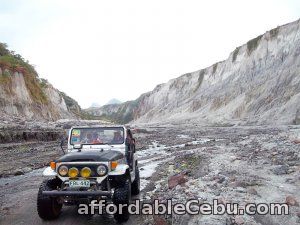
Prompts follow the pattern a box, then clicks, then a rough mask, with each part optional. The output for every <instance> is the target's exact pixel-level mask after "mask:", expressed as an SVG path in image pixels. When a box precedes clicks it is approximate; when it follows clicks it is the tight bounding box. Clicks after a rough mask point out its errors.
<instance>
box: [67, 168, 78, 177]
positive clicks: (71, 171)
mask: <svg viewBox="0 0 300 225" xmlns="http://www.w3.org/2000/svg"><path fill="white" fill-rule="evenodd" d="M68 174H69V177H71V178H74V177H77V176H78V174H79V171H78V169H77V168H75V167H72V168H71V169H69V173H68Z"/></svg>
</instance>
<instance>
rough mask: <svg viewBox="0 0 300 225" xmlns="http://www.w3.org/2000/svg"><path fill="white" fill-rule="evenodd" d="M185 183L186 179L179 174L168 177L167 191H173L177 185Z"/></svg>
mask: <svg viewBox="0 0 300 225" xmlns="http://www.w3.org/2000/svg"><path fill="white" fill-rule="evenodd" d="M185 182H187V179H186V178H185V176H184V174H182V173H179V174H176V175H174V176H171V177H169V179H168V186H169V189H173V188H174V187H176V186H177V185H178V184H184V183H185Z"/></svg>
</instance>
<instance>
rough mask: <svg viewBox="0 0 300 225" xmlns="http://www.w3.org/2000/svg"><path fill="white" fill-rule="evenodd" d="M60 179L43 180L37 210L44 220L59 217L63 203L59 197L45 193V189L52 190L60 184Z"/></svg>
mask: <svg viewBox="0 0 300 225" xmlns="http://www.w3.org/2000/svg"><path fill="white" fill-rule="evenodd" d="M59 182H60V181H59V180H58V179H51V180H45V181H43V182H42V184H41V186H40V188H39V192H38V196H37V212H38V214H39V217H40V218H41V219H43V220H53V219H56V218H58V217H59V215H60V213H61V208H62V204H60V203H59V202H58V201H57V198H53V197H52V198H51V197H50V196H45V195H43V191H52V190H55V189H56V188H57V186H58V185H59Z"/></svg>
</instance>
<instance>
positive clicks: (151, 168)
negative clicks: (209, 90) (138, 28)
mask: <svg viewBox="0 0 300 225" xmlns="http://www.w3.org/2000/svg"><path fill="white" fill-rule="evenodd" d="M135 137H136V139H137V149H138V152H137V155H138V157H139V165H140V172H141V178H142V182H141V183H142V188H143V190H142V192H141V194H140V195H139V196H136V197H135V198H139V199H142V200H143V201H145V202H151V201H153V200H154V199H159V200H160V201H162V202H164V201H166V200H167V199H172V200H173V203H178V202H182V203H184V202H186V201H187V200H188V199H198V200H199V201H201V202H208V203H212V202H213V199H218V201H219V202H222V203H230V202H231V203H239V204H240V205H245V204H247V203H250V202H251V203H252V202H254V203H272V202H280V203H284V202H288V203H289V204H290V215H282V216H271V215H265V216H258V215H253V216H249V215H243V216H232V215H227V214H225V215H217V216H213V215H193V216H192V215H184V216H176V215H172V216H167V217H164V216H132V217H131V218H130V220H129V221H128V222H127V224H209V225H218V224H220V225H221V224H262V225H265V224H299V223H300V208H299V203H298V202H300V191H299V190H300V161H299V158H300V144H299V142H298V139H299V137H300V127H297V126H281V127H204V128H203V127H197V126H169V127H159V126H158V127H141V128H137V133H136V134H135ZM34 145H35V146H36V147H35V148H36V150H32V151H28V150H27V151H26V149H28V148H29V146H30V144H29V146H28V145H26V144H21V147H20V149H22V148H24V149H25V150H24V152H25V156H23V154H22V151H21V150H16V149H14V148H13V149H14V150H13V149H10V148H7V146H6V148H5V151H6V152H5V153H3V150H2V151H1V154H2V155H1V156H2V158H3V157H4V156H5V157H8V159H9V160H10V161H13V162H14V163H15V164H16V165H17V167H15V168H14V169H18V168H22V165H26V166H24V167H28V165H29V162H30V163H32V164H33V168H32V169H35V168H38V167H40V166H42V165H43V163H48V161H49V159H50V158H52V157H56V156H58V155H59V153H58V148H57V143H53V142H50V143H49V142H41V143H35V144H34ZM3 159H4V158H3ZM35 165H36V167H35ZM7 166H10V163H9V162H6V161H5V163H4V164H1V171H2V173H4V172H3V168H6V167H7ZM11 168H13V166H11ZM41 171H42V169H40V170H33V171H31V172H29V173H25V175H22V176H14V177H8V178H2V179H0V187H1V196H0V203H1V220H0V222H1V224H42V223H43V222H42V221H41V220H40V219H39V218H38V216H37V214H36V211H35V202H36V193H37V189H38V186H39V183H40V182H41V181H42V179H43V178H42V177H41V176H40V175H41ZM25 172H26V171H25ZM5 174H7V172H5ZM174 176H175V177H177V178H176V179H175V186H174V185H173V184H174V183H173V184H172V182H171V180H172V179H173V178H174ZM173 181H174V179H173ZM177 181H178V182H179V183H180V184H178V185H176V182H177ZM170 186H174V187H172V188H170ZM50 224H115V222H114V220H113V219H112V218H110V217H103V216H94V217H92V218H89V219H87V218H86V217H82V216H78V215H77V214H76V210H74V208H72V207H67V208H66V209H64V211H63V213H62V215H61V218H59V219H58V220H55V221H52V222H51V223H50Z"/></svg>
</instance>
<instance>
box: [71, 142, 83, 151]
mask: <svg viewBox="0 0 300 225" xmlns="http://www.w3.org/2000/svg"><path fill="white" fill-rule="evenodd" d="M73 148H74V149H77V150H78V151H80V150H81V149H82V144H75V145H73Z"/></svg>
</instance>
